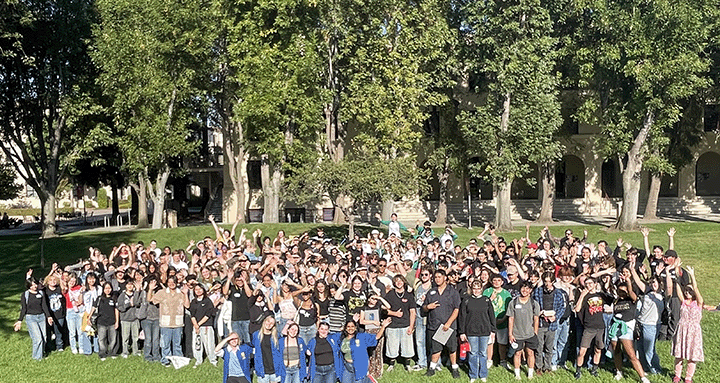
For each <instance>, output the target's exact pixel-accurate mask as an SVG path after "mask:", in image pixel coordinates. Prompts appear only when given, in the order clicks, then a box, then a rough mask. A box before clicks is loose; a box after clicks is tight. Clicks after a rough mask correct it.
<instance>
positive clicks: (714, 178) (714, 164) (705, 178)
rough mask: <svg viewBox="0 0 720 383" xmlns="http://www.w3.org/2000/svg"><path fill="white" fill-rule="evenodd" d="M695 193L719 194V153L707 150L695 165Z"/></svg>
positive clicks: (702, 194)
mask: <svg viewBox="0 0 720 383" xmlns="http://www.w3.org/2000/svg"><path fill="white" fill-rule="evenodd" d="M695 194H696V195H698V196H701V197H703V196H704V197H707V196H720V154H717V153H715V152H707V153H705V154H703V155H701V156H700V158H698V160H697V163H696V165H695Z"/></svg>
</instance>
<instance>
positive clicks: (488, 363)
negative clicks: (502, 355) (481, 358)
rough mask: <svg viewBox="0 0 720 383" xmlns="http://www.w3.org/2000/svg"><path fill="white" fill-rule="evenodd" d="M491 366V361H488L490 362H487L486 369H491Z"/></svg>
mask: <svg viewBox="0 0 720 383" xmlns="http://www.w3.org/2000/svg"><path fill="white" fill-rule="evenodd" d="M492 366H493V361H492V359H490V360H488V361H487V369H488V370H489V369H491V368H492Z"/></svg>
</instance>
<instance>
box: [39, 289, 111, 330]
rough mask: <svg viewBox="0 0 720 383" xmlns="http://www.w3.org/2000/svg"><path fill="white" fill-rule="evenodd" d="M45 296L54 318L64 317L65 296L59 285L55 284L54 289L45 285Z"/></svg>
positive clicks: (65, 308)
mask: <svg viewBox="0 0 720 383" xmlns="http://www.w3.org/2000/svg"><path fill="white" fill-rule="evenodd" d="M45 296H46V297H47V299H48V308H49V309H50V314H52V316H53V317H54V318H55V319H62V318H65V311H66V310H67V307H66V305H65V296H64V295H63V293H62V289H61V288H60V286H55V288H54V289H53V288H50V287H49V286H47V287H45ZM113 323H115V322H113Z"/></svg>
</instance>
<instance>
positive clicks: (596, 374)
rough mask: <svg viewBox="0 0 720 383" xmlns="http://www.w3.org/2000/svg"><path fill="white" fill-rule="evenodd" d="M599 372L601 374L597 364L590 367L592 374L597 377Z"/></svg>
mask: <svg viewBox="0 0 720 383" xmlns="http://www.w3.org/2000/svg"><path fill="white" fill-rule="evenodd" d="M598 374H599V373H598V367H597V366H593V367H592V368H591V369H590V375H592V376H595V377H597V376H598Z"/></svg>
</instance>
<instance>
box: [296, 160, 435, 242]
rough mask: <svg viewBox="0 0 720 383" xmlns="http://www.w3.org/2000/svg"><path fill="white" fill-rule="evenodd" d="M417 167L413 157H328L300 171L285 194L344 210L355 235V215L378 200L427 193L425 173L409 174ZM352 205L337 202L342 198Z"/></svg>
mask: <svg viewBox="0 0 720 383" xmlns="http://www.w3.org/2000/svg"><path fill="white" fill-rule="evenodd" d="M414 166H415V163H414V160H413V159H412V158H409V157H403V158H397V159H393V160H390V161H387V160H385V159H383V158H382V157H380V156H378V155H377V153H365V154H361V155H359V156H358V157H357V158H352V157H346V158H343V159H342V160H340V161H332V160H331V159H329V158H327V157H324V158H322V159H321V160H320V161H318V162H315V163H308V164H307V165H306V166H304V167H302V168H298V169H297V171H296V174H294V176H293V177H290V178H288V179H287V180H286V187H285V192H286V195H287V196H288V197H289V198H292V199H294V200H295V201H297V202H298V203H300V204H305V203H319V202H321V200H322V198H323V197H327V198H329V199H330V201H332V203H333V207H334V208H335V209H338V210H341V211H342V213H343V215H344V216H345V217H347V221H348V223H349V226H350V229H349V231H350V233H349V236H350V237H351V238H352V237H353V236H354V227H355V212H356V211H357V210H359V209H360V208H361V207H363V206H366V205H367V204H368V203H371V202H374V201H378V200H380V201H382V200H385V199H388V198H400V197H403V196H410V195H416V194H417V193H418V192H419V193H420V194H422V193H423V192H424V187H425V186H424V183H423V179H424V177H425V175H426V174H425V172H422V171H408V169H412V168H413V167H414ZM341 196H342V197H343V198H347V199H349V200H350V201H349V203H336V202H335V201H338V200H339V198H340V197H341Z"/></svg>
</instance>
